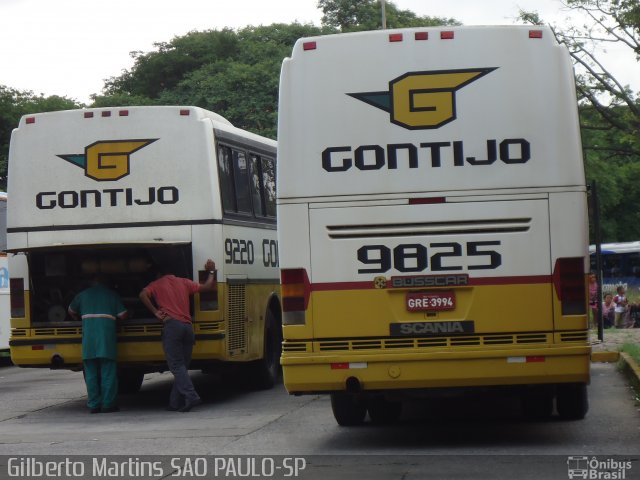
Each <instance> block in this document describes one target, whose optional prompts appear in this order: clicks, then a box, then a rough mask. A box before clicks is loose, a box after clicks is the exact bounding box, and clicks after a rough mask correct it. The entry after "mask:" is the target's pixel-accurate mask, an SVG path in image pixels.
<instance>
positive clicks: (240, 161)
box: [232, 149, 252, 214]
mask: <svg viewBox="0 0 640 480" xmlns="http://www.w3.org/2000/svg"><path fill="white" fill-rule="evenodd" d="M232 154H233V177H234V185H235V187H236V207H237V211H238V213H248V214H251V213H252V208H251V193H250V191H249V168H248V162H247V157H246V155H245V153H244V152H242V151H240V150H235V149H233V150H232Z"/></svg>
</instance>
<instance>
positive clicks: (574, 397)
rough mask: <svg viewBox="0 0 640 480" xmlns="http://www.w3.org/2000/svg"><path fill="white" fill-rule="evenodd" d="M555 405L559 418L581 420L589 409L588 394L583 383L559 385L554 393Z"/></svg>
mask: <svg viewBox="0 0 640 480" xmlns="http://www.w3.org/2000/svg"><path fill="white" fill-rule="evenodd" d="M556 407H557V409H558V414H559V415H560V418H563V419H565V420H582V419H583V418H584V417H585V415H586V414H587V412H588V411H589V396H588V395H587V386H586V385H584V384H576V385H560V386H559V387H558V392H557V394H556Z"/></svg>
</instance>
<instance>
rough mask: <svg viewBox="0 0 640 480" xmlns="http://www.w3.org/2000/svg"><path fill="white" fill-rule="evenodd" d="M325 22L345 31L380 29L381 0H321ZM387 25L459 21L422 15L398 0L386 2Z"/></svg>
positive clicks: (452, 23) (319, 4) (390, 26)
mask: <svg viewBox="0 0 640 480" xmlns="http://www.w3.org/2000/svg"><path fill="white" fill-rule="evenodd" d="M318 8H320V9H321V10H322V13H323V16H322V23H323V25H326V26H330V27H334V28H337V29H339V30H340V31H342V32H355V31H362V30H378V29H380V28H381V24H382V14H381V4H380V0H319V1H318ZM385 14H386V23H387V28H408V27H429V26H437V25H460V23H459V22H457V21H456V20H454V19H451V18H440V17H428V16H424V17H420V16H418V15H416V14H415V13H414V12H412V11H411V10H400V9H399V8H398V7H397V6H396V5H395V3H393V2H386V6H385Z"/></svg>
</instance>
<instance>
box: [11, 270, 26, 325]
mask: <svg viewBox="0 0 640 480" xmlns="http://www.w3.org/2000/svg"><path fill="white" fill-rule="evenodd" d="M9 290H10V293H9V299H10V304H11V318H24V313H25V312H24V279H23V278H11V279H9Z"/></svg>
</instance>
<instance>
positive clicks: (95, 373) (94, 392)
mask: <svg viewBox="0 0 640 480" xmlns="http://www.w3.org/2000/svg"><path fill="white" fill-rule="evenodd" d="M82 364H83V365H84V382H85V383H86V385H87V396H88V397H89V398H88V400H87V406H88V407H89V408H91V409H93V408H103V409H105V408H110V407H115V406H116V403H117V397H118V374H117V363H116V361H115V360H110V359H108V358H92V359H90V360H83V361H82Z"/></svg>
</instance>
